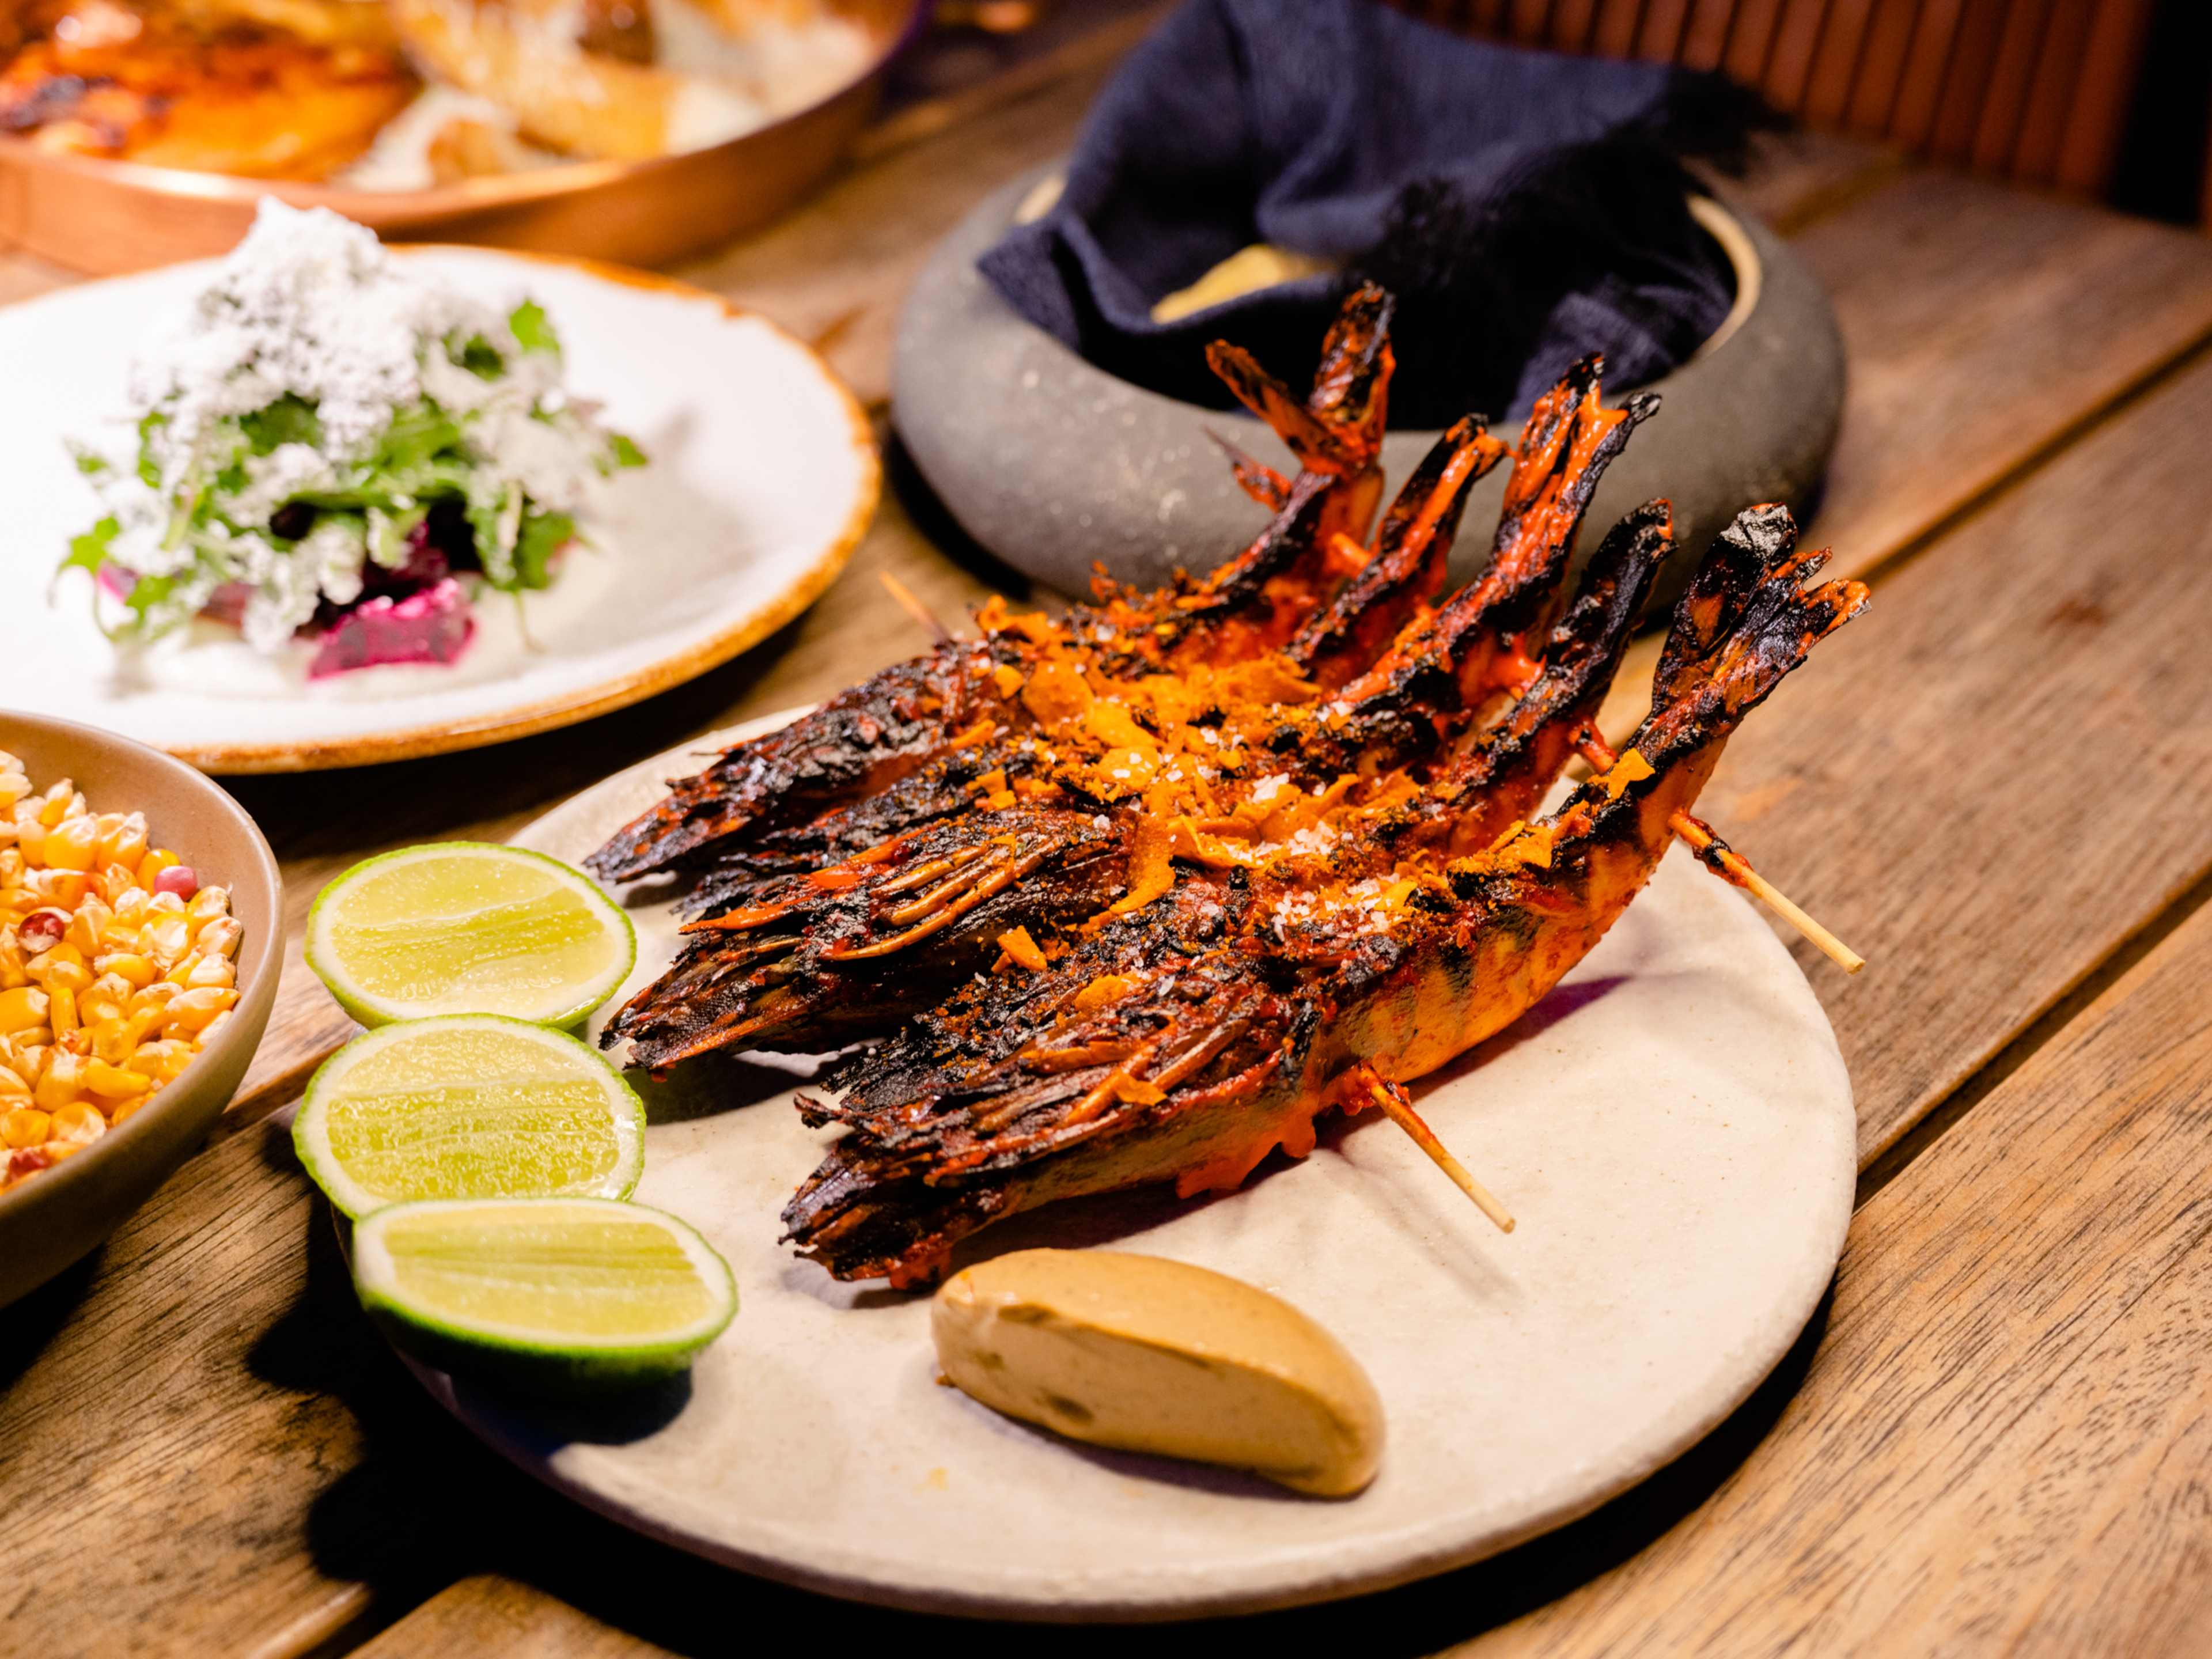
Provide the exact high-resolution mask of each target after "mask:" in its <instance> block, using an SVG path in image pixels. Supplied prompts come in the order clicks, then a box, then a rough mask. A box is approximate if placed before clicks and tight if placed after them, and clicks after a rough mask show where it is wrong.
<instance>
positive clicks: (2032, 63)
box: [1397, 0, 2154, 192]
mask: <svg viewBox="0 0 2212 1659" xmlns="http://www.w3.org/2000/svg"><path fill="white" fill-rule="evenodd" d="M1397 3H1398V4H1399V6H1400V9H1402V10H1406V11H1410V12H1413V13H1414V14H1415V15H1419V16H1422V17H1425V18H1427V19H1428V20H1429V21H1431V22H1435V23H1439V24H1442V25H1443V26H1444V27H1449V28H1456V29H1459V30H1462V31H1463V32H1465V33H1470V34H1484V35H1490V36H1493V37H1496V38H1498V39H1503V40H1518V41H1522V42H1523V43H1527V44H1531V45H1536V44H1541V45H1544V46H1551V47H1553V48H1554V49H1556V50H1558V51H1561V52H1590V53H1595V54H1598V55H1601V56H1607V57H1616V58H1647V59H1650V60H1652V61H1655V62H1663V63H1679V64H1686V65H1688V66H1689V67H1691V68H1693V69H1718V70H1723V71H1725V72H1726V73H1727V74H1729V75H1731V76H1735V78H1736V79H1737V80H1739V81H1742V82H1746V83H1747V84H1749V85H1752V86H1755V87H1757V88H1759V90H1760V91H1761V92H1762V93H1764V94H1765V95H1766V97H1767V99H1768V100H1770V101H1771V102H1772V103H1773V104H1774V105H1775V106H1776V107H1778V108H1779V109H1782V110H1785V111H1787V112H1790V114H1792V115H1796V116H1799V117H1801V118H1802V119H1803V120H1804V121H1805V122H1806V123H1807V124H1808V125H1812V126H1816V127H1824V128H1835V129H1840V130H1842V131H1849V132H1853V133H1858V134H1862V135H1864V136H1865V137H1872V138H1881V139H1887V140H1888V141H1890V142H1891V143H1895V144H1897V145H1899V147H1900V148H1902V149H1905V150H1908V151H1911V152H1912V153H1914V154H1917V155H1929V156H1932V157H1934V158H1935V159H1936V160H1938V161H1949V162H1953V163H1956V164H1958V165H1960V166H1966V167H1972V168H1973V169H1974V170H1975V171H1976V172H1978V173H1991V174H1995V175H1997V176H2000V177H2005V178H2012V179H2020V180H2021V181H2022V182H2024V183H2029V184H2038V185H2058V186H2060V187H2062V188H2064V189H2069V190H2074V191H2087V192H2095V191H2102V190H2103V189H2105V188H2106V185H2108V184H2109V183H2110V182H2111V179H2112V167H2113V163H2114V161H2115V160H2116V159H2117V157H2118V153H2119V145H2120V137H2121V133H2122V129H2123V128H2124V125H2125V123H2126V120H2127V114H2128V101H2129V96H2130V93H2131V92H2132V90H2133V88H2134V86H2135V81H2136V71H2137V70H2138V69H2139V68H2140V67H2141V64H2142V49H2143V40H2144V38H2145V36H2146V34H2147V33H2148V29H2149V27H2150V19H2151V10H2152V7H2153V4H2154V0H1397Z"/></svg>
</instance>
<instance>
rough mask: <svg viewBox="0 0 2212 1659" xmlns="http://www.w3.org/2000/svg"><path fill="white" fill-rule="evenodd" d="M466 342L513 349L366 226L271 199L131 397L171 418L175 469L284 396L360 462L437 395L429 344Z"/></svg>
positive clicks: (480, 313) (500, 327)
mask: <svg viewBox="0 0 2212 1659" xmlns="http://www.w3.org/2000/svg"><path fill="white" fill-rule="evenodd" d="M455 333H459V334H462V335H470V334H483V335H484V336H485V337H487V338H488V339H490V340H493V341H494V342H499V341H502V340H508V339H510V337H509V336H508V335H507V322H506V319H504V318H502V317H501V315H500V314H499V313H497V312H496V311H495V310H493V309H492V308H491V307H489V306H487V305H485V304H483V302H482V301H477V300H474V299H471V298H470V297H469V296H467V295H463V294H459V293H456V292H454V291H453V290H452V289H445V288H441V287H439V286H438V285H437V284H435V283H429V282H426V281H424V280H423V279H422V278H421V277H419V276H415V275H414V274H412V273H411V272H409V271H406V270H402V269H401V268H400V264H399V262H398V261H397V260H395V259H394V258H392V256H391V255H390V254H389V253H387V252H386V251H385V249H384V246H383V245H382V244H381V243H380V242H379V241H378V240H376V234H375V233H374V231H372V230H370V229H368V228H367V227H366V226H363V225H357V224H355V223H353V222H351V221H350V220H348V219H343V218H341V217H339V216H337V214H335V213H333V212H331V210H329V209H328V208H307V209H300V208H292V207H287V206H286V205H285V204H283V203H282V202H280V201H278V200H277V199H276V197H273V196H264V197H262V198H261V206H260V210H259V211H258V213H257V214H256V215H255V216H254V220H253V228H252V230H250V231H248V232H247V233H246V238H245V240H243V241H241V242H240V243H239V245H238V246H236V247H235V248H234V249H233V250H232V251H231V252H230V255H229V257H228V258H226V259H225V260H224V261H223V262H222V269H221V270H219V271H218V272H217V274H216V279H215V281H214V282H212V283H210V284H209V285H208V287H207V288H206V289H204V290H203V291H202V292H201V293H200V294H199V295H197V297H196V298H195V299H194V300H193V301H192V302H191V306H190V307H188V308H187V309H186V310H185V313H184V314H183V315H182V316H181V317H179V318H177V319H174V320H173V322H172V323H171V324H170V325H169V326H168V327H167V329H166V330H164V331H162V332H161V333H160V334H158V335H157V336H156V337H155V338H154V339H153V340H152V341H151V342H150V343H149V344H148V346H147V347H146V348H145V349H143V350H142V351H141V353H140V355H139V357H138V360H137V362H136V363H135V364H134V365H133V367H132V370H131V401H132V402H133V403H134V404H137V406H138V407H140V408H142V409H155V408H159V409H161V410H162V412H163V413H165V414H166V415H167V416H168V426H167V430H166V432H165V433H164V435H163V436H164V439H165V441H164V442H163V444H162V447H163V448H164V449H166V450H167V451H168V452H169V453H168V457H167V459H168V460H169V462H170V464H171V465H175V466H181V465H182V464H183V463H184V461H185V459H187V458H188V457H189V455H190V453H191V448H192V446H193V445H194V444H195V443H196V442H197V441H198V439H199V437H200V435H202V434H203V433H204V431H205V430H206V428H207V427H208V426H209V425H210V423H211V422H215V421H216V420H219V419H221V418H222V417H223V416H226V415H245V414H249V413H251V412H252V411H253V410H258V409H263V408H265V407H267V406H268V405H269V404H272V403H274V402H276V400H277V399H278V398H282V397H283V396H284V395H285V394H286V393H287V392H289V393H292V394H294V395H295V396H297V397H300V398H305V399H306V400H307V401H308V402H309V403H312V404H314V405H315V406H316V412H317V414H318V415H319V416H320V418H321V421H322V428H323V447H324V449H325V453H327V454H329V455H330V456H331V457H332V458H333V459H355V458H356V457H357V456H358V455H359V454H360V453H361V452H362V451H363V450H365V449H366V448H367V447H368V445H369V444H371V443H372V442H374V440H375V439H376V438H377V437H379V436H380V435H381V434H382V433H383V431H384V428H385V427H386V424H387V423H388V422H390V420H391V418H392V410H394V409H396V408H398V407H400V406H401V405H403V404H411V403H413V402H414V401H415V400H416V398H419V397H421V396H422V393H423V392H424V391H425V390H426V388H425V386H424V385H423V364H424V361H425V358H426V356H432V357H437V356H441V355H442V354H436V353H431V354H426V353H425V352H424V351H423V349H422V345H423V342H424V341H425V340H442V339H444V338H445V337H447V336H448V335H451V334H455ZM516 355H517V356H522V355H523V354H520V353H517V354H516ZM526 361H527V360H526ZM447 367H449V368H451V367H453V366H452V365H450V364H448V365H447ZM546 367H547V368H552V369H557V364H553V363H548V364H547V366H546ZM454 374H457V375H460V376H464V377H465V378H466V379H468V380H476V379H477V377H476V376H474V375H472V374H468V372H467V371H466V370H465V369H459V368H455V369H454ZM484 384H486V383H485V382H482V381H478V385H479V386H483V385H484ZM447 389H450V388H447ZM166 471H167V469H166V468H165V472H166Z"/></svg>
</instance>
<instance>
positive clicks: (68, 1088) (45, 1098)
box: [31, 1052, 90, 1112]
mask: <svg viewBox="0 0 2212 1659" xmlns="http://www.w3.org/2000/svg"><path fill="white" fill-rule="evenodd" d="M88 1064H90V1062H89V1061H88V1060H84V1059H82V1057H80V1056H79V1055H76V1054H68V1053H62V1052H58V1053H56V1054H55V1055H54V1057H53V1059H52V1061H51V1062H50V1063H49V1064H48V1065H47V1066H46V1075H45V1076H44V1077H42V1078H40V1079H39V1086H38V1087H37V1088H35V1089H33V1091H31V1097H32V1098H33V1099H34V1100H36V1101H37V1102H38V1103H39V1104H40V1106H41V1107H43V1108H44V1109H46V1110H47V1111H49V1112H58V1111H59V1110H60V1109H62V1108H63V1107H64V1106H66V1105H68V1104H69V1103H70V1102H71V1101H74V1100H76V1098H77V1097H79V1096H80V1095H82V1094H83V1093H84V1068H85V1067H86V1066H88Z"/></svg>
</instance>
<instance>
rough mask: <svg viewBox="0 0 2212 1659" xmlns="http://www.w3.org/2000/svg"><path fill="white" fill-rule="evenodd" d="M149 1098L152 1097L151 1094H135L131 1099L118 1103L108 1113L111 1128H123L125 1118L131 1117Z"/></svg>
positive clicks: (108, 1124) (108, 1123) (108, 1122)
mask: <svg viewBox="0 0 2212 1659" xmlns="http://www.w3.org/2000/svg"><path fill="white" fill-rule="evenodd" d="M149 1098H150V1097H149V1096H146V1095H138V1096H135V1097H132V1098H131V1099H129V1100H126V1101H123V1102H121V1103H119V1104H118V1105H117V1107H116V1109H114V1110H113V1111H112V1112H110V1113H109V1114H108V1115H107V1127H109V1128H111V1129H119V1128H121V1127H123V1120H124V1119H125V1118H126V1117H129V1116H130V1115H131V1114H132V1113H133V1112H135V1111H137V1109H139V1108H140V1107H141V1106H143V1105H144V1104H145V1103H146V1102H147V1101H148V1099H149Z"/></svg>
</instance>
